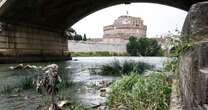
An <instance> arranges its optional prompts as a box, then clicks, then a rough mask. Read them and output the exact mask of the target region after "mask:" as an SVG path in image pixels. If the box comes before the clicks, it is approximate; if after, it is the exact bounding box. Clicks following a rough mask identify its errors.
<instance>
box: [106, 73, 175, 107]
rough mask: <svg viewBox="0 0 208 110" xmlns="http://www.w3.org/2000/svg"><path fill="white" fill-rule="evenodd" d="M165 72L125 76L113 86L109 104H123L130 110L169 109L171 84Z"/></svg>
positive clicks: (114, 105)
mask: <svg viewBox="0 0 208 110" xmlns="http://www.w3.org/2000/svg"><path fill="white" fill-rule="evenodd" d="M166 79H167V77H166V75H165V74H163V73H158V72H156V73H154V74H151V75H149V76H142V75H138V74H131V75H130V76H123V77H122V79H120V80H118V81H116V82H115V83H114V84H113V86H112V92H111V94H110V96H109V97H108V106H109V107H111V108H112V109H113V108H114V109H115V108H118V106H120V105H123V106H125V107H127V108H129V109H130V110H168V107H169V100H170V95H171V84H170V83H169V82H167V80H166Z"/></svg>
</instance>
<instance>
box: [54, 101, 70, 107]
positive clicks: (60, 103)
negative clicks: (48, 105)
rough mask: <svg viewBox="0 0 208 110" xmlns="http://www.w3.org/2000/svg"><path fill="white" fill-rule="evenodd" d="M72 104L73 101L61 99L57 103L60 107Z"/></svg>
mask: <svg viewBox="0 0 208 110" xmlns="http://www.w3.org/2000/svg"><path fill="white" fill-rule="evenodd" d="M70 104H71V102H69V101H68V100H63V101H59V102H58V103H57V105H58V107H60V108H63V107H65V106H67V105H70Z"/></svg>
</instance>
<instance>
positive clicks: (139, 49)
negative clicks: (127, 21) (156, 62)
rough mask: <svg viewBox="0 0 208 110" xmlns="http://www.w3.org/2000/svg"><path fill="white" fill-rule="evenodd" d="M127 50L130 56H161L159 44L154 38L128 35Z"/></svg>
mask: <svg viewBox="0 0 208 110" xmlns="http://www.w3.org/2000/svg"><path fill="white" fill-rule="evenodd" d="M127 52H128V53H129V54H130V55H131V56H161V55H162V49H161V46H160V45H159V44H158V42H157V41H156V40H155V39H151V38H146V37H142V38H139V39H137V38H136V37H130V38H129V43H128V44H127Z"/></svg>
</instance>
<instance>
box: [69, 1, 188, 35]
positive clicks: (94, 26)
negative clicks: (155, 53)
mask: <svg viewBox="0 0 208 110" xmlns="http://www.w3.org/2000/svg"><path fill="white" fill-rule="evenodd" d="M127 11H128V15H130V16H135V17H141V18H142V19H143V20H144V24H145V25H147V36H148V37H155V36H156V35H163V34H166V33H168V31H171V32H173V31H174V30H175V29H176V28H178V29H179V30H181V28H182V25H183V22H184V20H185V17H186V15H187V12H186V11H183V10H180V9H177V8H173V7H169V6H165V5H159V4H151V3H132V4H129V5H124V4H122V5H116V6H112V7H108V8H105V9H102V10H98V11H97V12H95V13H93V14H90V15H88V16H87V17H85V18H83V19H81V20H80V21H79V22H77V23H76V24H74V25H73V26H72V28H74V29H75V30H76V31H77V32H78V33H79V34H82V35H83V34H84V33H85V34H86V35H87V37H88V38H95V37H97V38H101V37H102V36H103V26H106V25H110V24H113V22H114V20H115V19H117V18H118V17H119V16H121V15H127Z"/></svg>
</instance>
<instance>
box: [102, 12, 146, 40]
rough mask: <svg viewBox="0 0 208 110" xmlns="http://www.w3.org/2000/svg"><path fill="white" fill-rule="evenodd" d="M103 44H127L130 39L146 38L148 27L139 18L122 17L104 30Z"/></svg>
mask: <svg viewBox="0 0 208 110" xmlns="http://www.w3.org/2000/svg"><path fill="white" fill-rule="evenodd" d="M103 31H104V35H103V42H105V43H127V42H128V39H129V37H131V36H134V37H137V38H141V37H146V31H147V26H146V25H144V24H143V20H142V19H141V18H139V17H132V16H120V17H118V19H116V20H115V21H114V23H113V24H112V25H108V26H105V27H104V28H103Z"/></svg>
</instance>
